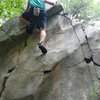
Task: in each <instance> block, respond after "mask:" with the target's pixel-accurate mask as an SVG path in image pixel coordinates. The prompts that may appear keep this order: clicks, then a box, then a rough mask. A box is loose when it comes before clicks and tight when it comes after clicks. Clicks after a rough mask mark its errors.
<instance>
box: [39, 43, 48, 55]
mask: <svg viewBox="0 0 100 100" xmlns="http://www.w3.org/2000/svg"><path fill="white" fill-rule="evenodd" d="M38 46H39V48H40V50H41V52H42V53H43V54H46V53H47V49H46V48H45V47H44V46H43V43H38Z"/></svg>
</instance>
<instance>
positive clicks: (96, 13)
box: [59, 0, 100, 22]
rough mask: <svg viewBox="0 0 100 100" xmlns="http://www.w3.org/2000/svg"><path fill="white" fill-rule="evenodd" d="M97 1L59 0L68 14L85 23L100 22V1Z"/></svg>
mask: <svg viewBox="0 0 100 100" xmlns="http://www.w3.org/2000/svg"><path fill="white" fill-rule="evenodd" d="M94 1H95V0H59V2H60V3H61V4H62V5H63V6H64V8H65V9H66V11H67V12H68V14H71V15H72V17H73V18H77V19H79V20H83V21H86V22H88V21H90V20H99V19H100V1H99V2H98V3H95V2H94Z"/></svg>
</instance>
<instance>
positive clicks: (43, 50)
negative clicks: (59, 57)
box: [38, 28, 47, 54]
mask: <svg viewBox="0 0 100 100" xmlns="http://www.w3.org/2000/svg"><path fill="white" fill-rule="evenodd" d="M45 38H46V30H45V29H44V28H40V43H38V45H39V48H40V50H41V51H42V53H43V54H45V53H47V50H46V48H45V47H44V46H43V43H44V41H45Z"/></svg>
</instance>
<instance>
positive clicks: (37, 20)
mask: <svg viewBox="0 0 100 100" xmlns="http://www.w3.org/2000/svg"><path fill="white" fill-rule="evenodd" d="M33 9H34V7H31V8H29V10H27V11H25V12H24V13H23V14H22V16H23V17H24V18H25V19H26V20H28V21H30V22H31V23H34V25H35V26H36V27H38V28H46V20H47V15H46V12H45V11H44V10H40V14H39V16H35V15H34V13H33Z"/></svg>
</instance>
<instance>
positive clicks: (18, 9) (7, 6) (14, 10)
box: [0, 0, 25, 21]
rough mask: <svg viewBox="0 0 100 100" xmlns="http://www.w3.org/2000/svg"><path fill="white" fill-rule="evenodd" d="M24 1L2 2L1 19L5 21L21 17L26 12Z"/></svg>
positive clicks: (3, 0)
mask: <svg viewBox="0 0 100 100" xmlns="http://www.w3.org/2000/svg"><path fill="white" fill-rule="evenodd" d="M24 5H25V1H24V0H0V19H1V20H3V21H5V20H7V19H10V18H12V17H15V16H18V15H20V14H21V13H22V12H23V11H24V10H25V6H24Z"/></svg>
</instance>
